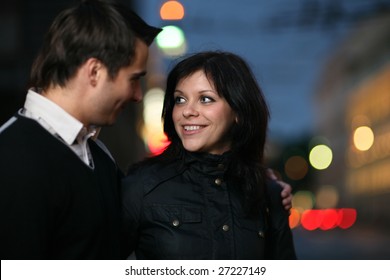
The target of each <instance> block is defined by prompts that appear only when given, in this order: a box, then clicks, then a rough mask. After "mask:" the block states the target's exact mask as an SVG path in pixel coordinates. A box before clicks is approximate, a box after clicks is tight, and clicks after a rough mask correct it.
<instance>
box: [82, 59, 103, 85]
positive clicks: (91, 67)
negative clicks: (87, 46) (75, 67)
mask: <svg viewBox="0 0 390 280" xmlns="http://www.w3.org/2000/svg"><path fill="white" fill-rule="evenodd" d="M85 66H86V70H87V75H88V80H89V83H90V84H91V85H92V86H93V87H95V86H96V85H97V83H98V81H99V79H101V77H102V75H103V73H102V71H103V69H104V65H103V63H102V62H101V61H100V60H99V59H97V58H93V57H92V58H89V59H88V60H87V61H86V62H85Z"/></svg>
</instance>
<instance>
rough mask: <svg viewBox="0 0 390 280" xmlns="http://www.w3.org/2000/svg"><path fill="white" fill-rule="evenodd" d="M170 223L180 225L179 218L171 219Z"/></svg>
mask: <svg viewBox="0 0 390 280" xmlns="http://www.w3.org/2000/svg"><path fill="white" fill-rule="evenodd" d="M172 225H173V226H174V227H178V226H179V225H180V222H179V220H178V219H175V220H173V221H172Z"/></svg>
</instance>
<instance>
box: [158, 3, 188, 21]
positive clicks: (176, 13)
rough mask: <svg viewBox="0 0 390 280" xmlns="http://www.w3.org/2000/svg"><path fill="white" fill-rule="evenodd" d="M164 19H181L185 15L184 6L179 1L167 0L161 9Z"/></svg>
mask: <svg viewBox="0 0 390 280" xmlns="http://www.w3.org/2000/svg"><path fill="white" fill-rule="evenodd" d="M160 16H161V19H163V20H181V19H182V18H183V17H184V7H183V5H182V4H181V3H180V2H178V1H167V2H165V3H164V4H163V5H162V6H161V9H160Z"/></svg>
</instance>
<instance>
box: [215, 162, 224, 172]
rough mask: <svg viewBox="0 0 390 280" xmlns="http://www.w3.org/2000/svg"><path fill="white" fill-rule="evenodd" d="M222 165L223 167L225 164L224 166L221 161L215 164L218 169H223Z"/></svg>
mask: <svg viewBox="0 0 390 280" xmlns="http://www.w3.org/2000/svg"><path fill="white" fill-rule="evenodd" d="M224 167H225V166H224V165H223V164H222V163H220V164H218V165H217V168H218V170H223V169H224Z"/></svg>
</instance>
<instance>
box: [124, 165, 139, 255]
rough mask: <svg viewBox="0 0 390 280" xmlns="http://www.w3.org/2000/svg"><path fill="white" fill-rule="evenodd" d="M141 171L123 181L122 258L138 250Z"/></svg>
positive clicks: (130, 174) (129, 174)
mask: <svg viewBox="0 0 390 280" xmlns="http://www.w3.org/2000/svg"><path fill="white" fill-rule="evenodd" d="M142 181H143V180H142V179H141V176H140V172H139V171H131V172H129V173H128V174H127V175H126V176H125V177H124V178H123V179H122V211H123V213H122V217H123V227H122V228H123V230H122V244H123V246H122V248H123V250H122V253H123V255H122V257H123V258H128V257H129V255H130V254H131V253H132V252H133V251H134V250H135V249H136V247H137V243H138V238H139V226H140V219H141V213H142V201H143V186H142V184H143V183H142Z"/></svg>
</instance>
